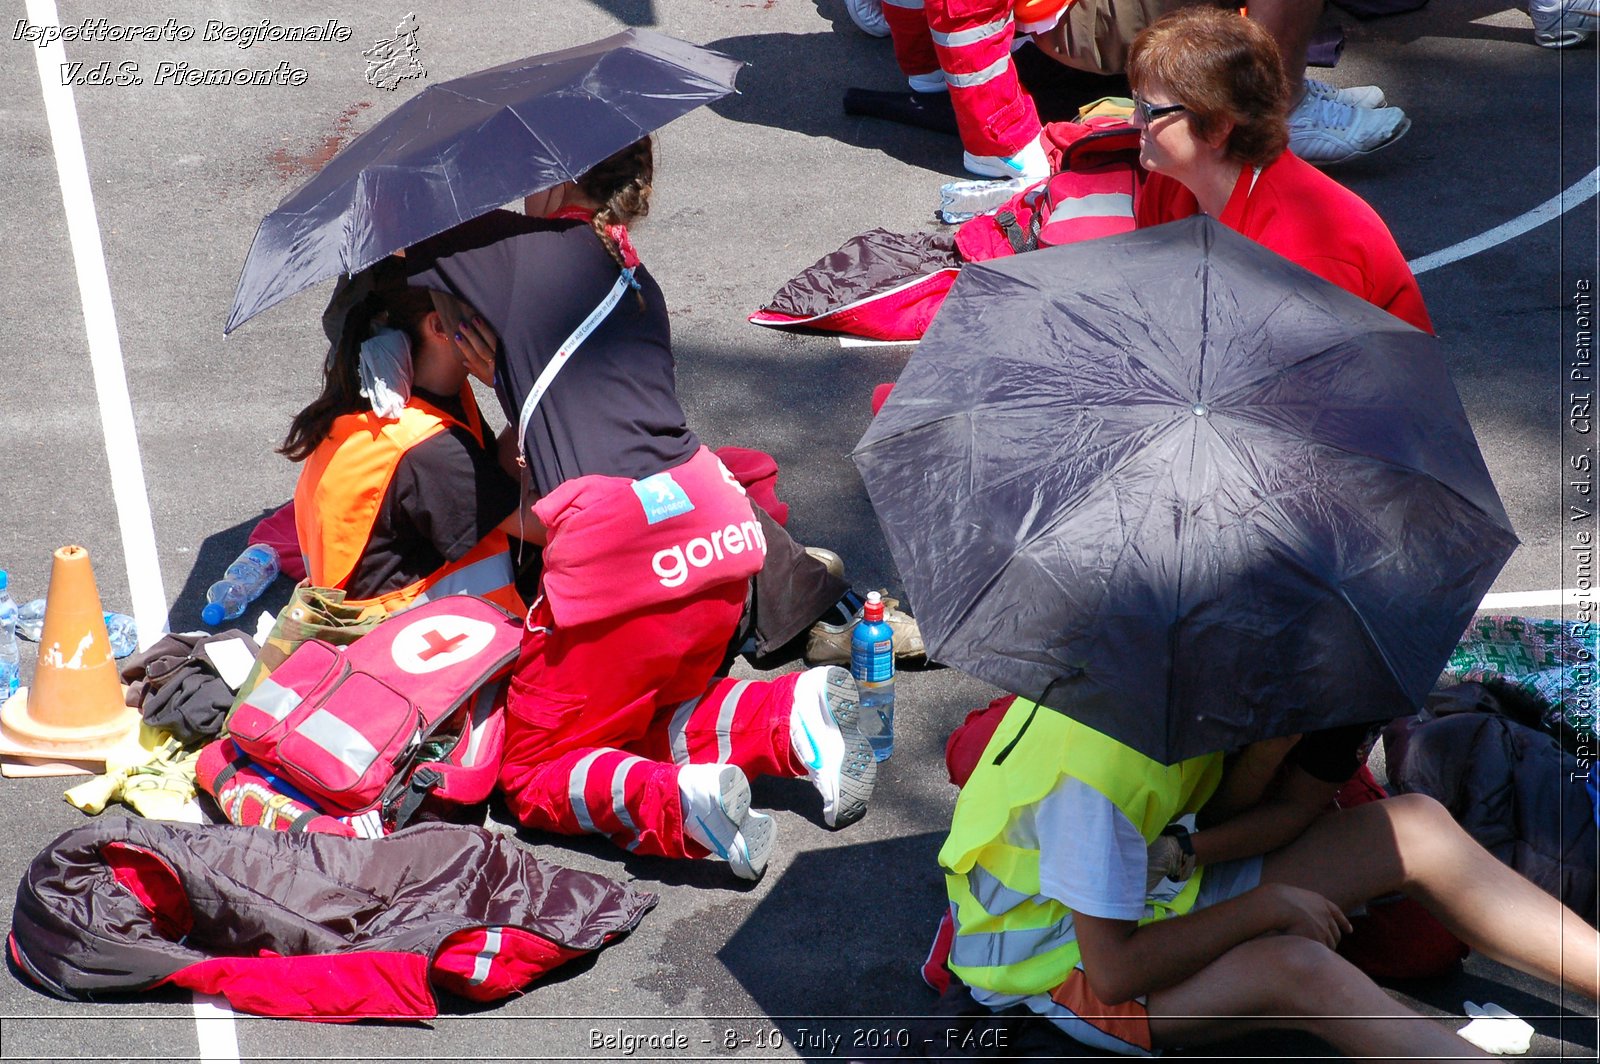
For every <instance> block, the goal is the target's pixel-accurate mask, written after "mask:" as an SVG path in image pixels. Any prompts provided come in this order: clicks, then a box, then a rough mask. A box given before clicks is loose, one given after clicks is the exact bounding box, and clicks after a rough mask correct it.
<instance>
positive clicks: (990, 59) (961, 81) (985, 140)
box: [883, 0, 1041, 155]
mask: <svg viewBox="0 0 1600 1064" xmlns="http://www.w3.org/2000/svg"><path fill="white" fill-rule="evenodd" d="M1011 3H1012V0H884V4H883V16H884V19H885V20H886V21H887V22H888V23H889V33H890V36H891V37H892V38H893V39H894V56H895V60H896V61H897V62H898V63H899V64H900V70H901V72H902V73H905V74H907V75H910V74H931V73H932V72H933V71H935V70H943V71H944V74H945V80H946V81H947V82H949V85H950V103H951V104H952V105H953V106H954V107H955V112H956V127H957V128H958V129H959V130H960V131H961V145H962V147H964V148H966V150H967V151H969V152H971V153H972V154H973V155H1015V154H1016V153H1017V152H1019V151H1021V150H1022V149H1023V148H1025V147H1027V146H1028V142H1029V141H1031V140H1033V139H1034V138H1035V137H1037V136H1038V135H1039V132H1040V128H1041V127H1040V125H1039V112H1038V109H1037V108H1035V107H1034V105H1033V97H1031V96H1029V95H1028V94H1027V93H1026V92H1024V91H1023V88H1022V84H1021V83H1020V82H1019V81H1018V80H1017V68H1016V64H1014V63H1012V61H1011V40H1012V35H1013V34H1012V20H1011Z"/></svg>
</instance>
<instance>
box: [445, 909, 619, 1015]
mask: <svg viewBox="0 0 1600 1064" xmlns="http://www.w3.org/2000/svg"><path fill="white" fill-rule="evenodd" d="M586 952H588V951H587V950H581V949H573V948H571V947H569V946H562V945H558V944H556V943H554V942H551V941H550V940H549V939H547V938H545V937H543V936H542V935H536V934H534V933H533V932H531V931H524V930H523V929H522V928H520V927H469V928H466V929H464V930H461V931H457V932H456V933H455V934H453V935H451V936H449V937H448V938H446V939H445V940H444V943H443V944H442V945H440V947H439V948H438V949H437V950H435V951H434V954H433V963H432V965H431V966H430V968H429V974H430V976H431V978H432V979H433V981H434V983H435V984H436V985H437V986H439V987H440V988H441V989H443V990H448V991H449V992H450V993H452V994H456V995H459V996H460V997H464V998H471V999H472V1000H473V1001H494V1000H496V999H498V998H503V997H506V996H508V995H510V994H515V993H517V992H518V991H520V990H521V989H522V988H523V987H525V986H527V985H528V984H529V983H531V982H533V981H534V980H535V979H538V978H540V977H541V976H543V975H544V974H545V973H547V972H549V971H552V970H553V969H555V968H559V967H560V966H561V965H563V964H565V963H567V962H568V961H570V960H572V959H573V958H575V957H581V956H583V955H584V954H585V953H586Z"/></svg>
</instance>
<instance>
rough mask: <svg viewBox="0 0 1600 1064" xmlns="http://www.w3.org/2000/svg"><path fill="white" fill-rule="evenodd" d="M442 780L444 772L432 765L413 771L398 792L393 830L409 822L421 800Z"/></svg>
mask: <svg viewBox="0 0 1600 1064" xmlns="http://www.w3.org/2000/svg"><path fill="white" fill-rule="evenodd" d="M443 782H444V773H442V772H440V771H439V770H438V769H436V768H433V767H432V766H429V765H424V766H423V767H421V768H419V769H417V770H416V771H415V772H413V773H412V774H411V778H410V779H408V780H407V781H406V789H405V790H404V791H402V792H400V795H399V796H398V798H397V800H396V803H395V807H394V821H393V822H394V830H395V831H399V830H400V829H401V828H403V827H405V826H406V825H407V824H409V823H411V818H412V817H414V816H416V815H417V810H418V809H420V808H422V803H423V801H424V800H425V799H426V798H427V797H428V795H429V794H430V793H432V791H433V789H434V788H435V787H437V786H439V784H441V783H443Z"/></svg>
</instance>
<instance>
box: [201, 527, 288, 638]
mask: <svg viewBox="0 0 1600 1064" xmlns="http://www.w3.org/2000/svg"><path fill="white" fill-rule="evenodd" d="M277 578H278V552H277V551H276V550H274V549H273V548H272V547H271V546H270V545H269V544H266V543H252V544H250V546H248V547H246V548H245V549H244V553H243V554H241V555H239V557H237V558H235V559H234V561H233V564H232V565H230V566H228V568H227V570H226V571H225V572H224V573H223V574H222V579H221V580H218V581H217V582H216V583H214V584H212V585H211V586H210V587H209V588H207V589H206V604H205V607H204V608H203V609H202V610H201V611H200V619H201V620H203V621H205V622H206V623H207V624H210V625H218V624H221V623H222V622H223V621H231V620H233V619H234V618H236V617H238V616H239V615H241V614H242V613H244V608H245V607H246V606H248V605H250V603H252V602H254V601H255V600H256V599H257V598H259V597H260V596H261V593H262V592H263V591H265V590H266V589H267V585H268V584H270V583H272V582H273V581H274V580H276V579H277Z"/></svg>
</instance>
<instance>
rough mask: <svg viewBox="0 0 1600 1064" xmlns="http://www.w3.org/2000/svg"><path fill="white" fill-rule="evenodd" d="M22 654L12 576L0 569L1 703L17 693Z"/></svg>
mask: <svg viewBox="0 0 1600 1064" xmlns="http://www.w3.org/2000/svg"><path fill="white" fill-rule="evenodd" d="M21 675H22V654H21V652H20V651H19V650H18V649H17V604H16V602H15V601H13V600H12V598H11V576H10V574H8V573H7V572H6V571H5V570H4V569H0V702H3V701H5V700H6V699H8V698H10V697H11V696H12V695H14V694H16V693H17V684H18V683H20V682H21Z"/></svg>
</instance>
